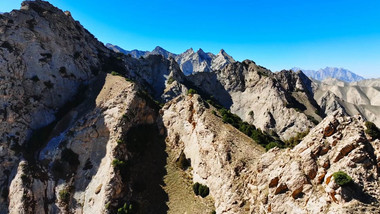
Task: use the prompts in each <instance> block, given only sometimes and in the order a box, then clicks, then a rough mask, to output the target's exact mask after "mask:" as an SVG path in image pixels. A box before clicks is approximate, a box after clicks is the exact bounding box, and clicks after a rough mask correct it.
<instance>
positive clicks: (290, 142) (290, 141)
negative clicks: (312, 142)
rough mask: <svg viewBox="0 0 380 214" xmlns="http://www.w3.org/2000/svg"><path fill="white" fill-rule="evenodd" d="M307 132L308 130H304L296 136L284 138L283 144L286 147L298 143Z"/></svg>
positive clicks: (291, 146)
mask: <svg viewBox="0 0 380 214" xmlns="http://www.w3.org/2000/svg"><path fill="white" fill-rule="evenodd" d="M308 134H309V130H306V131H304V132H300V133H297V135H296V136H294V137H291V138H289V139H288V140H285V141H284V143H285V146H286V147H288V148H293V147H295V146H296V145H298V144H299V143H300V142H301V141H302V139H303V138H304V137H305V136H306V135H308Z"/></svg>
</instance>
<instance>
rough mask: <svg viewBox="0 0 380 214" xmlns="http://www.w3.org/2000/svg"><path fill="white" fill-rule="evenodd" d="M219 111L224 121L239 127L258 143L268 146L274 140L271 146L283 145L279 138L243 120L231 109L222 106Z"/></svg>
mask: <svg viewBox="0 0 380 214" xmlns="http://www.w3.org/2000/svg"><path fill="white" fill-rule="evenodd" d="M219 113H220V114H221V116H222V120H223V122H225V123H229V124H231V125H232V126H234V127H235V128H237V129H239V130H240V131H241V132H243V133H244V134H246V135H247V136H249V137H251V138H252V139H253V140H254V141H256V142H257V143H258V144H260V145H262V146H264V147H266V146H267V145H268V144H269V143H271V142H272V144H271V146H273V145H276V146H278V147H280V148H282V147H283V145H284V143H283V142H282V141H281V140H280V139H279V138H274V137H273V136H271V135H269V134H268V133H266V132H263V131H261V130H260V129H256V127H255V126H254V125H251V124H249V123H247V122H243V121H242V119H241V118H240V117H239V116H237V115H236V114H232V113H231V112H230V111H229V110H227V109H225V108H221V109H219ZM276 135H277V134H276ZM269 147H270V146H269ZM269 147H268V148H269ZM272 148H273V147H272Z"/></svg>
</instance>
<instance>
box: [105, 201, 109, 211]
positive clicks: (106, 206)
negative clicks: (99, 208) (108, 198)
mask: <svg viewBox="0 0 380 214" xmlns="http://www.w3.org/2000/svg"><path fill="white" fill-rule="evenodd" d="M110 206H111V202H108V203H106V205H104V208H106V210H108V209H110Z"/></svg>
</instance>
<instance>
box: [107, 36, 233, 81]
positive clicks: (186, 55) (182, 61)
mask: <svg viewBox="0 0 380 214" xmlns="http://www.w3.org/2000/svg"><path fill="white" fill-rule="evenodd" d="M106 47H108V48H109V49H111V50H113V51H115V52H117V53H123V54H127V55H128V54H130V55H131V56H132V57H134V58H140V57H147V56H149V55H162V56H164V57H165V58H169V57H173V58H174V59H175V60H176V62H177V63H178V64H179V66H180V68H181V70H182V71H183V73H184V74H185V75H186V76H188V75H190V74H193V73H196V72H210V71H213V70H220V69H222V68H224V67H225V66H226V65H227V64H231V63H233V62H235V60H234V59H233V58H232V57H231V56H230V55H228V54H227V53H226V52H225V51H224V50H223V49H222V50H220V52H219V53H218V54H217V55H215V54H213V53H205V52H204V51H203V50H202V49H199V50H198V51H196V52H195V51H194V50H193V49H192V48H190V49H188V50H186V51H185V52H183V53H181V54H173V53H171V52H169V51H167V50H165V49H163V48H161V47H159V46H157V47H156V48H155V49H153V50H152V51H140V50H132V51H127V50H124V49H122V48H120V47H119V46H117V45H112V44H109V43H107V44H106Z"/></svg>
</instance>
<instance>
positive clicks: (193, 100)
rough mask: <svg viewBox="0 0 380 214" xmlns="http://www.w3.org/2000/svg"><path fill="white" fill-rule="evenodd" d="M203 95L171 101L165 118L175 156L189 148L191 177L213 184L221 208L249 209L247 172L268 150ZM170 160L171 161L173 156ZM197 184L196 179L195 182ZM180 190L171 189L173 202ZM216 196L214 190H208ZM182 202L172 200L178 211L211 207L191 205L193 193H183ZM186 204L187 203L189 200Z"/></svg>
mask: <svg viewBox="0 0 380 214" xmlns="http://www.w3.org/2000/svg"><path fill="white" fill-rule="evenodd" d="M206 106H207V105H206V104H205V103H204V102H203V101H202V100H201V98H200V97H199V96H198V95H191V96H181V97H178V98H176V99H174V100H173V101H171V102H169V103H167V104H166V105H165V106H164V107H163V109H162V111H163V121H164V125H165V127H166V129H167V135H168V138H167V151H168V153H169V157H171V156H173V158H172V159H171V160H169V161H175V160H176V159H178V157H179V156H180V154H181V153H182V152H183V153H184V154H185V155H186V158H188V159H189V160H190V161H189V162H191V168H190V172H189V173H190V175H191V177H192V180H191V182H192V183H195V182H199V183H201V184H204V185H207V186H208V187H209V188H210V195H211V196H212V198H213V199H214V200H215V208H216V212H217V213H246V211H247V210H246V209H248V210H249V206H250V205H249V203H248V201H247V198H248V197H249V194H248V192H247V190H248V187H247V183H246V179H247V177H248V176H249V175H250V173H251V172H250V169H251V167H252V166H254V164H255V163H256V162H257V161H258V157H259V156H260V155H261V154H262V153H263V152H264V150H263V148H262V147H260V146H258V145H257V144H255V143H254V142H253V141H252V139H250V138H249V137H247V136H245V135H244V134H243V133H241V132H239V131H238V130H236V129H235V128H233V127H232V126H231V125H228V124H225V123H223V122H222V120H221V118H220V117H219V116H216V115H214V114H212V109H207V108H206ZM169 161H168V162H169ZM190 185H191V183H190ZM173 195H175V192H174V191H171V192H170V191H169V202H170V201H171V200H178V199H175V198H174V199H173V198H172V196H173ZM208 197H210V196H208ZM181 200H183V201H182V202H181V203H179V204H175V203H171V204H170V203H169V211H170V210H173V211H172V213H183V212H191V213H209V212H210V211H208V210H197V209H196V207H195V208H194V207H191V208H189V209H188V210H183V209H181V207H182V206H186V205H187V202H186V201H191V200H193V199H192V197H191V196H190V197H187V198H182V199H180V200H179V201H181ZM183 204H185V205H183Z"/></svg>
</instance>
